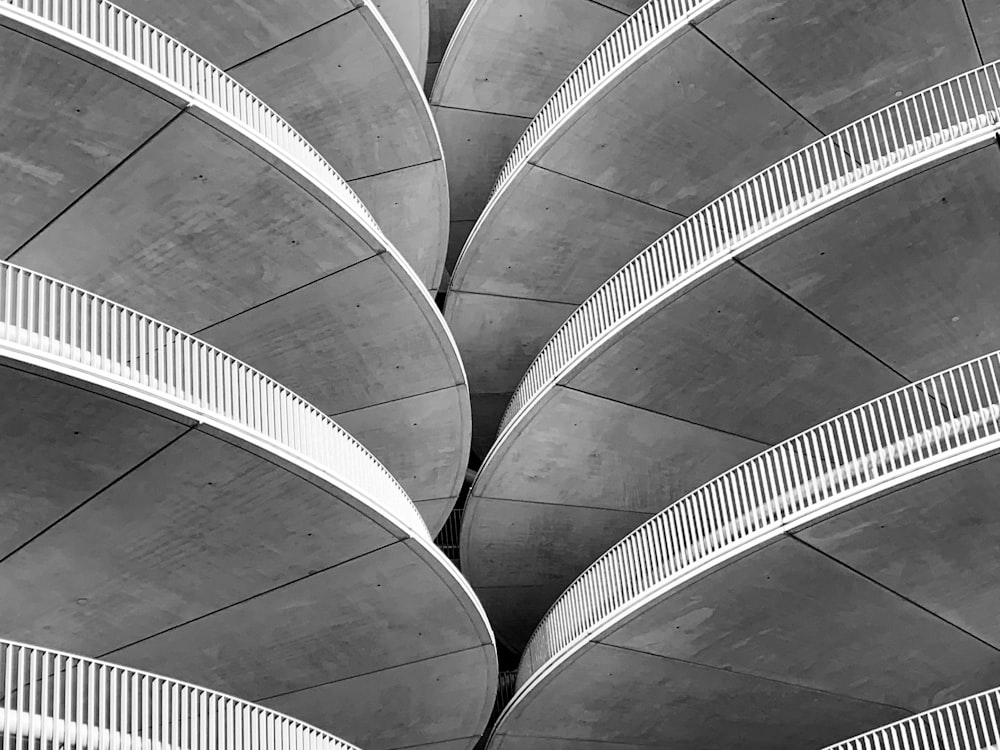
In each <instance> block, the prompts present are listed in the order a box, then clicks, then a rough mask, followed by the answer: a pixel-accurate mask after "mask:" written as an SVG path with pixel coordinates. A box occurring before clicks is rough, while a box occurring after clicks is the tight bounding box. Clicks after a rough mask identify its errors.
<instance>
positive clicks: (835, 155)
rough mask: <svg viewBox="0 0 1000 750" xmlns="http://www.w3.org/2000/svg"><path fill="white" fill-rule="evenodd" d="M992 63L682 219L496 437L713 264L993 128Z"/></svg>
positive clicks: (619, 284) (584, 320)
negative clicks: (567, 373) (589, 355)
mask: <svg viewBox="0 0 1000 750" xmlns="http://www.w3.org/2000/svg"><path fill="white" fill-rule="evenodd" d="M998 65H1000V62H993V63H990V64H989V65H985V66H983V67H981V68H977V69H975V70H972V71H969V72H968V73H964V74H962V75H960V76H957V77H955V78H953V79H951V80H949V81H945V82H944V83H940V84H938V85H936V86H933V87H931V88H929V89H927V90H925V91H922V92H920V93H918V94H915V95H913V96H910V97H908V98H906V99H901V100H900V101H898V102H896V103H895V104H892V105H890V106H888V107H886V108H884V109H881V110H879V111H877V112H875V113H874V114H872V115H869V116H868V117H865V118H863V119H861V120H858V121H857V122H855V123H854V124H852V125H848V126H847V127H845V128H842V129H841V130H838V131H837V132H835V133H832V134H830V135H828V136H826V137H825V138H822V139H821V140H819V141H816V142H815V143H813V144H811V145H809V146H806V147H805V148H804V149H802V150H800V151H798V152H796V153H794V154H792V155H791V156H789V157H787V158H785V159H783V160H782V161H780V162H778V163H777V164H775V165H773V166H771V167H769V168H768V169H765V170H764V171H763V172H760V173H759V174H757V175H756V176H754V177H752V178H751V179H749V180H747V181H746V182H744V183H743V184H741V185H739V186H738V187H736V188H734V189H733V190H731V191H729V192H728V193H726V194H725V195H723V196H722V197H721V198H719V199H717V200H716V201H714V202H712V203H710V204H708V205H707V206H706V207H704V208H702V209H701V210H700V211H698V212H697V213H695V214H694V215H692V216H690V217H689V218H687V219H685V220H684V221H683V222H681V223H680V224H678V225H677V226H676V227H674V228H673V229H671V230H670V231H669V232H667V233H666V234H665V235H663V236H662V237H661V238H660V239H658V240H657V241H656V242H654V243H653V244H652V245H650V246H649V247H648V248H646V249H645V250H643V251H642V252H641V253H639V254H638V255H637V256H636V257H635V258H633V259H632V260H631V261H629V262H628V263H627V264H626V265H625V266H624V267H623V268H622V269H621V270H619V271H618V272H617V273H615V274H614V275H613V276H612V277H611V278H610V279H608V280H607V281H606V282H605V283H604V284H602V285H601V287H600V288H598V289H597V291H595V292H594V293H593V294H592V295H591V296H590V297H589V298H588V299H587V300H586V301H585V302H584V303H583V304H582V305H580V307H579V308H577V309H576V310H575V311H574V312H573V314H572V315H571V316H570V317H569V318H568V319H567V320H566V322H565V323H563V325H562V326H561V327H560V328H559V329H558V330H557V331H556V333H555V334H554V335H553V336H552V338H551V339H550V340H549V341H548V342H547V343H546V345H545V346H544V347H543V348H542V350H541V352H539V354H538V356H537V357H536V358H535V360H534V362H532V364H531V367H530V368H529V369H528V371H527V373H526V374H525V376H524V378H523V379H522V381H521V383H520V384H519V385H518V387H517V390H516V391H515V392H514V395H513V397H512V398H511V401H510V403H509V404H508V406H507V410H506V412H505V413H504V417H503V420H502V422H501V425H500V431H501V432H502V431H503V429H504V427H506V426H507V425H508V424H509V423H510V422H511V420H512V419H514V417H515V416H516V415H517V414H518V413H519V412H520V411H521V410H522V409H523V408H524V407H525V405H526V404H528V402H530V401H531V400H532V399H533V398H534V397H535V396H536V395H537V394H538V393H539V392H541V391H542V389H543V388H544V387H545V386H546V385H548V384H550V383H552V382H554V381H555V379H556V378H557V377H558V376H559V375H560V373H561V372H563V371H564V370H565V369H566V368H567V367H569V366H570V365H571V364H572V363H573V360H574V359H575V358H576V357H578V356H579V355H580V354H581V353H583V352H584V351H585V350H587V349H589V348H591V347H593V346H595V345H597V343H598V342H599V341H600V340H602V339H603V338H604V337H606V336H609V335H612V334H613V332H614V330H615V329H616V328H618V327H619V326H621V325H623V324H624V321H626V319H628V318H630V317H631V316H634V315H640V314H642V313H643V312H645V311H649V310H651V309H652V306H654V305H655V304H656V303H657V302H658V301H660V300H662V299H665V298H667V297H668V296H669V295H670V294H672V293H673V292H675V291H676V290H677V289H679V288H680V287H682V286H683V285H684V284H685V283H687V282H688V281H689V280H691V279H692V278H693V277H695V276H696V275H698V274H699V273H701V272H704V271H705V270H706V269H707V268H710V267H712V266H713V265H714V264H715V263H717V262H719V261H720V260H722V259H725V258H727V257H732V256H735V255H736V254H738V253H740V252H744V251H745V250H747V249H748V248H749V247H750V246H752V245H753V244H754V243H755V242H760V241H762V240H764V239H766V238H767V237H770V236H773V235H774V233H775V232H777V231H779V230H781V229H784V228H787V227H788V226H790V225H792V224H793V223H794V222H796V221H799V220H801V219H802V218H803V217H805V216H806V215H810V214H812V213H814V212H815V211H817V210H819V209H821V208H822V207H824V206H827V205H830V204H831V203H832V202H834V201H836V200H839V199H842V198H844V197H847V196H849V195H853V194H855V193H856V192H857V191H858V190H859V189H863V188H864V187H867V186H870V185H871V184H873V183H876V182H878V181H879V180H882V179H887V178H888V177H889V176H891V175H893V174H897V173H898V172H899V171H900V170H902V169H906V168H909V167H912V166H916V165H918V164H921V163H924V162H926V160H927V159H929V158H935V157H938V156H940V155H942V154H943V153H949V152H951V151H954V150H955V149H957V148H961V147H963V146H964V145H966V144H968V143H969V142H973V141H977V140H981V139H982V140H985V139H988V138H989V137H991V135H992V134H995V133H996V132H997V131H998V130H1000V125H998V123H1000V110H998V102H1000V69H998Z"/></svg>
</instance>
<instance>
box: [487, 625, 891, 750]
mask: <svg viewBox="0 0 1000 750" xmlns="http://www.w3.org/2000/svg"><path fill="white" fill-rule="evenodd" d="M908 713H909V712H907V711H905V710H903V709H900V708H896V707H892V706H884V705H879V704H874V703H870V702H866V701H859V700H854V699H850V698H845V697H843V696H837V695H831V694H828V693H822V692H819V691H815V690H807V689H804V688H800V687H796V686H793V685H788V684H786V683H782V682H775V681H771V680H762V679H759V678H755V677H750V676H748V675H744V674H740V673H738V672H729V671H726V670H721V669H711V668H708V667H703V666H700V665H696V664H687V663H685V662H681V661H674V660H670V659H664V658H662V657H659V656H653V655H651V654H645V653H638V652H634V651H628V650H625V649H620V648H613V647H611V646H605V645H600V644H597V645H593V646H592V647H591V648H589V649H588V650H587V651H586V653H584V654H582V655H581V656H579V657H578V658H577V659H575V660H574V662H573V664H572V665H570V666H569V667H568V668H567V669H565V670H563V671H562V672H561V673H560V674H559V675H558V676H556V677H555V678H553V679H552V680H551V681H550V682H549V683H548V684H547V685H546V687H545V690H544V691H537V692H536V693H535V694H533V695H529V696H528V697H527V700H526V701H525V705H524V706H523V707H516V709H515V710H513V711H512V713H511V714H509V715H508V717H507V718H506V719H505V720H504V721H502V722H501V723H500V724H499V726H498V727H497V729H496V731H497V735H495V736H494V739H493V742H492V743H491V747H493V748H495V747H497V746H498V740H499V739H500V738H503V742H502V744H500V745H499V746H500V747H502V748H503V749H504V750H521V748H522V747H524V748H530V747H535V746H536V745H533V744H532V743H531V740H528V741H526V742H525V743H524V744H523V745H522V744H521V742H520V740H519V739H515V738H516V737H521V736H528V737H531V738H533V737H544V738H552V739H556V738H558V739H561V740H563V741H564V742H565V741H577V740H579V741H583V742H586V741H593V742H601V743H602V746H611V747H614V746H615V745H620V744H623V745H626V746H628V745H642V746H645V747H671V748H682V749H685V750H686V749H687V748H691V749H692V750H693V749H694V748H705V750H725V749H726V748H732V747H741V748H754V749H757V748H759V749H760V750H765V748H767V749H770V748H774V747H823V746H824V745H826V744H829V743H830V742H835V741H837V740H839V739H843V738H844V737H850V736H852V735H853V734H857V733H859V732H862V731H865V730H867V729H871V728H874V727H877V726H881V725H882V724H886V723H888V722H890V721H894V720H896V719H900V718H903V717H904V716H905V715H907V714H908ZM605 743H610V745H608V744H605ZM567 746H568V745H562V747H567ZM540 747H542V748H547V747H549V746H547V745H540ZM551 747H560V745H552V746H551Z"/></svg>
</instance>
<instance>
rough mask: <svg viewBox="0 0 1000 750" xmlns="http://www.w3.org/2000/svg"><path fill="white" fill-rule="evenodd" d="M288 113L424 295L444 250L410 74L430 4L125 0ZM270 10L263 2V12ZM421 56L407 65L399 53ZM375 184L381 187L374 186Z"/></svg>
mask: <svg viewBox="0 0 1000 750" xmlns="http://www.w3.org/2000/svg"><path fill="white" fill-rule="evenodd" d="M120 4H121V5H122V7H124V8H125V9H126V10H129V11H131V12H133V13H135V14H136V15H137V16H139V17H140V18H142V19H143V20H146V21H148V22H149V23H151V24H153V25H154V26H156V27H157V28H160V29H162V30H163V31H165V32H166V33H168V34H171V35H173V36H174V37H176V38H177V39H179V40H180V41H181V42H183V43H184V44H186V45H188V46H189V47H191V48H192V49H193V50H195V51H196V52H198V53H200V54H202V55H204V56H205V57H206V58H207V59H208V60H210V61H211V62H213V63H215V64H216V65H219V66H220V67H222V68H224V69H225V70H226V71H227V72H229V73H230V74H231V75H232V76H233V77H234V78H236V79H237V80H238V81H240V83H242V84H244V85H245V86H246V87H247V88H248V89H250V90H251V91H252V92H253V93H254V94H256V95H257V96H259V97H260V98H261V99H262V100H263V101H264V102H266V103H267V104H268V105H269V106H271V107H273V108H274V109H275V111H277V112H278V114H280V115H282V116H283V117H285V119H286V120H288V122H289V123H291V125H292V126H293V127H295V128H296V129H297V130H298V131H299V132H300V133H301V134H302V135H303V136H304V137H305V139H306V140H307V141H309V143H311V144H312V145H313V146H314V147H315V148H316V149H317V150H318V151H319V152H320V153H321V154H323V156H324V157H326V159H327V160H328V161H329V162H330V164H332V165H333V167H334V169H336V170H337V172H338V173H339V174H340V175H341V176H342V177H344V178H345V179H346V180H348V181H349V182H350V183H351V184H352V186H353V185H354V183H355V182H360V183H364V182H368V184H367V185H365V187H363V188H359V190H360V192H366V193H367V194H366V196H365V201H366V205H367V206H368V208H369V210H371V212H372V214H373V215H374V216H375V219H376V221H378V222H379V225H380V226H381V227H382V229H383V231H384V232H385V233H386V235H387V236H388V237H389V239H390V240H392V242H393V243H394V244H395V245H396V247H397V248H399V250H400V252H402V253H403V256H404V257H405V258H406V259H407V260H408V261H409V263H410V265H411V266H413V268H414V270H416V271H417V274H418V276H420V278H421V280H423V282H424V283H425V285H426V286H427V288H428V289H431V290H436V289H437V287H438V285H439V284H440V279H441V273H442V270H443V268H444V258H445V252H446V250H447V242H448V235H447V223H448V189H447V177H446V173H445V166H444V162H443V161H442V158H441V145H440V141H439V140H438V136H437V132H436V131H435V128H434V123H433V121H432V118H431V113H430V110H429V109H428V107H427V102H426V100H425V98H424V95H423V93H422V90H421V87H420V83H419V80H422V76H423V73H422V72H421V73H420V79H418V78H417V77H416V75H415V74H414V71H413V69H416V70H417V71H418V72H419V71H422V69H423V65H424V63H423V62H422V61H423V60H425V59H426V50H427V41H426V40H427V38H428V35H429V31H428V24H429V20H428V19H429V15H428V13H429V11H428V5H427V0H379V2H377V3H375V5H380V6H381V7H382V10H384V11H385V13H386V19H385V20H386V21H388V20H389V19H391V20H392V21H393V23H394V24H395V30H396V32H397V33H396V34H395V35H393V34H392V33H391V32H390V31H389V30H388V28H387V26H386V25H385V22H384V21H383V20H382V18H381V14H379V13H378V11H377V10H376V9H375V7H374V6H373V4H372V2H371V1H370V0H333V1H332V2H320V1H319V0H282V2H278V3H275V2H263V0H254V1H253V2H247V3H238V4H233V3H222V4H219V3H205V2H203V1H202V0H181V1H180V2H174V1H171V2H166V1H165V0H123V1H122V2H121V3H120ZM264 6H266V7H264ZM395 38H399V39H400V43H401V44H403V49H404V50H405V51H406V52H408V53H413V54H416V55H417V58H416V59H414V58H412V57H411V58H410V62H411V64H412V67H413V69H411V67H410V66H408V65H407V63H406V61H405V60H404V59H403V56H402V54H401V53H400V49H399V47H397V45H396V42H395ZM376 178H377V182H378V187H373V186H372V185H371V184H370V183H371V181H372V180H373V179H376Z"/></svg>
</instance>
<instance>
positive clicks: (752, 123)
mask: <svg viewBox="0 0 1000 750" xmlns="http://www.w3.org/2000/svg"><path fill="white" fill-rule="evenodd" d="M820 17H822V16H820ZM970 67H973V66H972V65H969V66H967V67H965V68H962V70H963V71H964V70H967V69H968V68H970ZM938 80H939V79H937V78H932V79H930V80H928V81H927V83H928V84H929V83H935V82H937V81H938ZM866 114H867V113H866ZM844 122H845V123H846V122H849V120H845V121H844ZM820 135H822V133H820V132H819V131H817V130H816V129H815V128H814V127H812V126H811V125H810V124H809V123H808V122H807V121H806V120H805V119H803V118H802V116H801V115H799V114H798V113H797V112H795V111H794V110H793V109H790V108H789V107H788V105H787V104H785V103H784V102H782V101H781V99H779V98H778V97H777V96H775V95H774V94H773V93H772V92H770V91H768V90H767V89H766V88H765V87H764V86H762V85H761V84H760V82H759V81H757V80H756V79H755V78H754V77H753V75H751V74H750V73H748V72H747V71H746V70H745V69H743V68H742V67H740V66H739V65H737V64H736V63H735V62H733V60H731V59H730V58H729V57H727V56H726V55H725V54H724V53H723V52H721V51H720V50H719V49H718V48H717V47H716V46H715V45H713V44H712V43H711V42H710V41H709V40H707V39H705V37H704V36H702V35H701V34H700V33H698V32H697V31H695V30H693V29H689V30H688V31H686V32H684V33H683V34H681V35H680V36H679V37H678V38H676V39H675V40H674V41H672V42H671V43H670V44H669V45H667V46H665V47H663V48H662V49H660V50H659V51H658V52H657V54H655V55H653V56H652V57H651V58H650V59H649V60H648V61H647V62H646V63H644V64H643V65H642V66H640V67H639V68H638V69H636V70H635V71H634V72H632V73H631V74H630V75H628V76H627V77H626V78H624V79H622V80H621V82H619V83H618V84H617V85H615V86H614V87H613V88H612V89H611V90H610V91H609V92H608V93H607V94H605V95H604V96H603V97H601V99H600V100H599V101H598V102H596V103H595V104H593V105H592V106H589V107H587V108H586V109H585V110H584V111H583V112H582V114H581V115H580V117H579V119H578V120H577V121H576V122H574V123H573V125H572V127H569V128H566V129H565V130H564V131H563V132H561V133H560V134H559V135H557V136H556V137H555V138H554V139H553V141H552V143H551V144H550V145H548V146H547V147H546V150H545V153H543V154H541V155H540V156H539V157H538V158H537V159H535V160H534V161H536V163H538V164H540V165H541V166H543V167H545V168H547V169H551V170H554V171H557V172H561V173H563V174H566V175H569V176H571V177H576V178H578V179H581V180H584V181H586V182H589V183H591V184H594V185H599V186H600V187H602V188H605V189H607V190H611V191H614V192H616V193H620V194H622V195H628V196H631V197H633V198H636V199H638V200H643V201H647V202H649V203H653V204H656V205H657V206H660V207H662V208H667V209H670V210H671V211H676V212H677V213H680V214H682V215H684V216H687V215H689V214H692V213H694V212H695V211H697V210H698V209H699V208H701V207H702V206H703V205H705V204H706V203H707V202H708V201H710V200H712V199H713V198H715V197H717V196H719V195H721V194H722V193H724V192H725V191H726V190H728V189H729V188H731V187H732V186H733V185H737V184H739V183H740V182H742V181H743V180H745V179H747V178H749V177H752V176H753V175H754V174H756V173H757V172H759V171H760V170H762V169H765V168H767V167H769V166H770V165H771V164H773V163H774V162H776V161H778V160H779V159H781V158H782V157H784V156H787V155H788V154H790V153H792V152H794V151H796V150H798V149H799V148H802V147H803V146H805V145H807V144H809V143H812V142H813V141H814V140H816V139H817V138H818V137H819V136H820ZM518 190H520V188H518ZM640 244H642V243H637V247H638V245H640ZM636 252H637V251H636ZM634 254H635V252H633V255H634Z"/></svg>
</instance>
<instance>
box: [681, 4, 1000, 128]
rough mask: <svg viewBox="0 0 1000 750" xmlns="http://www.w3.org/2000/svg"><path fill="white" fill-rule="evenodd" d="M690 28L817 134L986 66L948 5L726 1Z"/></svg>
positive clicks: (958, 12)
mask: <svg viewBox="0 0 1000 750" xmlns="http://www.w3.org/2000/svg"><path fill="white" fill-rule="evenodd" d="M697 25H698V28H699V29H700V30H701V31H702V32H703V33H704V34H705V35H706V36H708V37H709V38H710V39H711V40H712V41H713V42H714V43H715V44H717V45H718V46H719V47H721V48H722V49H723V50H725V51H726V53H727V54H729V55H730V56H732V57H733V58H734V59H735V60H737V61H738V62H739V63H740V65H742V66H744V67H746V68H747V69H748V70H751V71H753V73H754V75H755V76H757V77H758V78H759V79H760V80H761V81H762V82H763V83H764V85H765V86H767V87H768V88H769V89H771V90H772V91H774V92H776V93H777V94H778V96H780V97H781V98H782V99H784V100H785V101H786V102H788V103H789V104H790V105H791V106H792V107H794V108H795V109H796V110H797V111H798V112H800V113H802V114H803V115H804V116H805V117H807V118H808V119H809V121H810V122H813V123H815V124H816V125H817V126H818V127H819V128H820V129H821V130H823V131H824V132H830V131H832V130H835V129H837V128H839V127H841V126H842V125H844V124H845V123H848V122H853V121H854V120H857V119H859V118H861V117H864V116H865V115H867V114H868V113H869V112H872V111H874V110H876V109H878V108H879V107H883V106H885V105H886V104H888V103H889V102H891V101H892V99H893V97H897V96H907V95H909V94H912V93H916V92H917V91H920V90H921V89H924V88H926V87H927V86H929V85H931V84H934V83H936V82H938V81H944V80H946V79H948V78H951V77H952V76H956V75H958V74H960V73H964V72H965V71H967V70H971V69H972V68H975V67H976V66H978V65H981V64H982V63H983V62H984V61H985V62H989V61H990V60H991V59H993V57H986V58H985V60H980V58H979V55H978V54H977V51H976V44H975V40H974V38H973V35H972V33H971V31H970V29H969V18H968V17H967V16H966V13H965V9H964V7H963V3H962V2H956V1H954V0H950V1H946V2H941V0H916V1H914V0H889V2H881V1H880V2H877V3H874V2H870V0H848V1H847V2H842V3H837V4H836V7H831V6H830V4H829V3H825V2H823V0H807V1H806V2H799V0H778V1H777V2H769V3H767V4H766V5H761V4H760V3H757V2H753V0H736V2H731V3H727V4H724V5H723V7H721V8H720V9H719V10H718V11H717V12H716V13H714V14H713V15H712V16H710V17H709V18H707V19H705V20H704V21H702V22H700V23H698V24H697ZM897 92H899V93H898V94H897Z"/></svg>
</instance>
